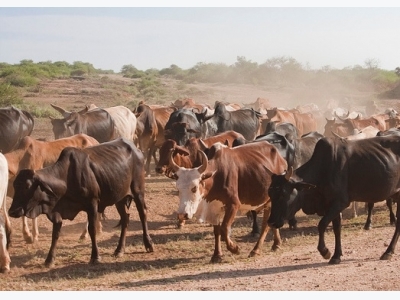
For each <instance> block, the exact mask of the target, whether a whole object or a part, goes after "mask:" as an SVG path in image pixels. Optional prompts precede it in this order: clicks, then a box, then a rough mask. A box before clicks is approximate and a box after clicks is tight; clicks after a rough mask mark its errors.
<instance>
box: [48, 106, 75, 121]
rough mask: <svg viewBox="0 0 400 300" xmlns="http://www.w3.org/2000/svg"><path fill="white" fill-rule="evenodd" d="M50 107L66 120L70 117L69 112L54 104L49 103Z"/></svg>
mask: <svg viewBox="0 0 400 300" xmlns="http://www.w3.org/2000/svg"><path fill="white" fill-rule="evenodd" d="M50 105H51V107H52V108H54V109H55V110H56V111H58V112H59V113H60V114H61V115H62V116H63V117H64V118H68V117H69V116H70V115H71V112H70V111H67V110H65V109H64V108H62V107H60V106H57V105H55V104H52V103H50Z"/></svg>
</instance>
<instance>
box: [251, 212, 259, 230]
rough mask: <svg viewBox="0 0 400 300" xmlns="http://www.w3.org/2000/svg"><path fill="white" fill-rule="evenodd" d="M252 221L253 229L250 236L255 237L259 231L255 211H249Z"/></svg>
mask: <svg viewBox="0 0 400 300" xmlns="http://www.w3.org/2000/svg"><path fill="white" fill-rule="evenodd" d="M250 213H251V216H252V219H253V227H252V231H251V235H252V236H255V235H257V234H260V229H259V228H258V223H257V212H256V211H255V210H252V211H250Z"/></svg>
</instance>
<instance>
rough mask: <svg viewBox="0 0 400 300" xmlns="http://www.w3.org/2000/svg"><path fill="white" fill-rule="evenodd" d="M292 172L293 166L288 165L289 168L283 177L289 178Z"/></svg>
mask: <svg viewBox="0 0 400 300" xmlns="http://www.w3.org/2000/svg"><path fill="white" fill-rule="evenodd" d="M292 174H293V167H289V169H288V170H287V172H286V173H285V179H286V180H287V181H289V179H290V177H291V176H292Z"/></svg>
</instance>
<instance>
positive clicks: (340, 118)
mask: <svg viewBox="0 0 400 300" xmlns="http://www.w3.org/2000/svg"><path fill="white" fill-rule="evenodd" d="M333 114H334V115H335V117H336V118H338V119H339V120H341V121H344V120H345V119H346V118H347V117H348V116H349V113H347V116H345V117H344V118H342V117H340V116H339V115H338V114H337V113H336V111H334V113H333Z"/></svg>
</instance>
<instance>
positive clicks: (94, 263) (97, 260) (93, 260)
mask: <svg viewBox="0 0 400 300" xmlns="http://www.w3.org/2000/svg"><path fill="white" fill-rule="evenodd" d="M100 262H101V260H100V257H99V258H92V259H91V260H90V262H89V264H91V265H98V264H100Z"/></svg>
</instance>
